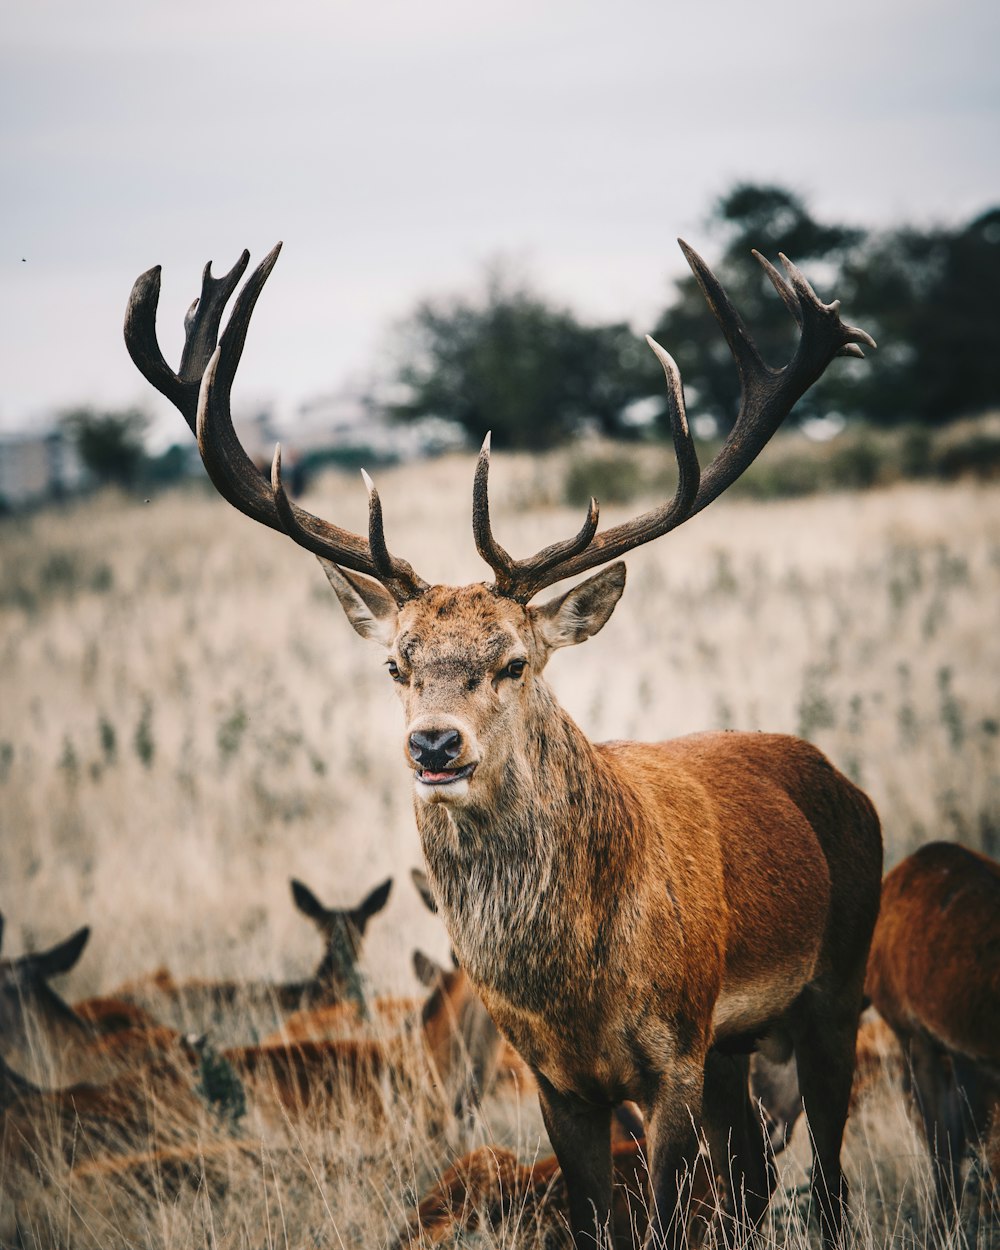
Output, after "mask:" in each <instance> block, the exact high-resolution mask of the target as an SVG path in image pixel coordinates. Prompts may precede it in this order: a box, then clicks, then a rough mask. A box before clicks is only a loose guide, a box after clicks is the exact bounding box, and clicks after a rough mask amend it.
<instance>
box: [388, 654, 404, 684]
mask: <svg viewBox="0 0 1000 1250" xmlns="http://www.w3.org/2000/svg"><path fill="white" fill-rule="evenodd" d="M386 668H388V670H389V676H390V677H391V678H392V680H393V681H398V682H399V684H400V685H401V686H405V685H406V678H405V677H404V676H403V674H402V673H401V672H400V671H399V665H398V664H397V663H396V661H395V660H388V661H387V662H386Z"/></svg>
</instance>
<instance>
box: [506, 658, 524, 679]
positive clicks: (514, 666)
mask: <svg viewBox="0 0 1000 1250" xmlns="http://www.w3.org/2000/svg"><path fill="white" fill-rule="evenodd" d="M527 667H528V661H527V660H511V662H510V663H509V664H508V665H507V667H506V668H504V669H501V670H500V674H499V675H500V676H501V677H510V678H512V679H513V680H515V681H516V680H517V678H518V677H523V676H524V670H525V669H526V668H527Z"/></svg>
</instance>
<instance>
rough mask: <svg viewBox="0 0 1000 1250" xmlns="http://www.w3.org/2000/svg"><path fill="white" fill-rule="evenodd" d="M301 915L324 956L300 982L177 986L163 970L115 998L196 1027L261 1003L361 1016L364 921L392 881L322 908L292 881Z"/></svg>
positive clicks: (380, 904) (386, 895)
mask: <svg viewBox="0 0 1000 1250" xmlns="http://www.w3.org/2000/svg"><path fill="white" fill-rule="evenodd" d="M291 887H292V898H293V900H294V902H295V906H296V907H297V908H298V909H299V911H300V912H301V913H302V914H303V915H304V916H307V917H308V918H309V919H310V920H311V921H312V922H313V924H315V925H316V927H317V929H318V930H319V932H320V935H321V936H322V938H323V942H324V952H323V957H322V959H321V960H320V962H319V964H318V965H317V967H316V971H315V972H314V973H313V975H312V976H311V977H309V978H308V979H306V980H303V981H285V982H275V981H252V980H237V981H202V980H186V981H178V980H176V979H175V978H174V977H173V975H172V974H171V973H170V972H169V971H168V970H167V969H165V968H161V969H159V970H157V971H156V972H155V973H153V974H152V975H150V976H147V977H141V978H139V979H138V980H134V981H130V982H127V983H126V984H124V985H122V986H119V988H118V989H117V990H116V991H115V993H116V995H117V996H118V997H119V998H122V999H124V1000H125V1001H127V1002H136V1003H139V1004H140V1005H143V1006H147V1007H150V1008H151V1009H152V1010H153V1011H154V1012H155V1013H156V1014H157V1015H158V1016H163V1017H164V1018H167V1017H169V1018H172V1019H178V1020H179V1021H180V1022H182V1023H184V1024H189V1023H190V1022H191V1021H195V1022H196V1023H198V1024H199V1025H201V1024H205V1023H212V1022H214V1021H217V1020H218V1019H219V1017H223V1016H226V1015H228V1014H229V1013H231V1012H232V1011H233V1009H234V1008H237V1007H239V1006H250V1005H252V1004H262V1005H265V1006H272V1005H273V1006H274V1007H275V1008H277V1009H278V1010H279V1011H281V1012H286V1011H289V1012H290V1011H295V1010H299V1009H303V1008H311V1007H315V1006H317V1005H320V1004H324V1003H327V1004H334V1003H341V1002H343V1003H349V1004H351V1005H352V1007H353V1010H354V1015H355V1018H357V1013H358V1012H359V1011H360V1012H362V1013H363V1012H364V1011H365V1010H366V1007H365V997H364V991H363V987H362V984H361V974H360V970H359V968H358V961H359V959H360V957H361V949H362V945H363V943H364V937H365V931H366V930H367V928H368V922H369V921H370V920H371V918H372V917H373V916H375V915H377V914H378V912H380V911H381V910H382V908H383V907H385V905H386V903H387V902H388V899H389V892H390V890H391V889H392V878H391V877H390V878H389V879H388V880H386V881H383V882H382V884H381V885H379V886H376V887H375V889H374V890H372V891H371V892H370V893H369V894H368V895H366V897H365V898H363V899H362V900H361V902H360V903H358V905H357V906H356V907H347V908H339V907H326V906H325V905H324V904H323V903H321V902H320V901H319V899H318V898H317V897H316V895H315V894H314V893H313V892H312V890H310V889H309V887H308V886H306V885H304V884H303V883H302V882H301V881H297V880H295V879H294V878H293V879H292V882H291Z"/></svg>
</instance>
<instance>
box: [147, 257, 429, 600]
mask: <svg viewBox="0 0 1000 1250" xmlns="http://www.w3.org/2000/svg"><path fill="white" fill-rule="evenodd" d="M280 251H281V244H280V243H279V244H277V246H276V247H274V248H273V249H272V250H271V251H270V252H269V253H268V254H267V256H265V257H264V259H263V260H262V261H261V263H260V264H259V265H258V266H257V268H256V269H255V270H254V271H253V273H252V274H251V275H250V277H249V278H248V279H247V281H246V283H245V284H244V286H243V289H242V290H241V291H240V293H239V295H238V296H237V297H236V302H235V304H234V305H233V311H232V313H231V314H230V317H229V321H228V323H227V324H226V328H225V330H224V331H223V333H222V337H221V339H219V338H218V335H219V325H220V323H221V321H222V314H223V312H224V310H225V307H226V304H227V303H228V302H229V299H230V297H231V296H232V294H233V292H234V291H235V290H236V286H237V284H238V283H239V280H240V278H241V277H242V276H243V274H244V272H245V271H246V267H247V264H248V263H249V260H250V253H249V252H244V253H243V255H242V256H241V257H240V259H239V260H238V261H237V262H236V264H235V265H234V266H233V268H232V269H231V270H230V271H229V273H227V274H225V275H224V276H223V277H221V278H213V277H212V264H211V262H209V263H208V264H207V265H206V266H205V269H204V272H203V274H202V280H201V296H200V298H199V299H196V300H195V301H194V303H193V304H192V305H191V307H190V308H189V309H188V312H187V316H186V317H185V318H184V350H183V352H182V354H181V364H180V369H179V370H178V372H177V373H174V372H173V370H172V369H171V368H170V366H169V365H168V364H167V362H166V361H165V360H164V358H163V353H162V352H161V351H160V347H159V344H158V343H157V340H156V307H157V303H158V302H159V297H160V267H159V265H156V266H155V267H154V268H152V269H149V270H147V271H146V272H145V273H143V274H140V276H139V277H138V278H137V279H136V282H135V285H134V286H133V288H132V294H131V296H130V297H129V302H128V308H127V309H126V312H125V345H126V347H127V348H128V352H129V355H130V356H131V357H132V360H133V361H134V362H135V365H136V367H137V368H138V369H139V372H140V373H141V374H142V375H143V376H144V377H145V378H146V379H147V381H149V382H151V383H152V384H153V386H155V387H156V389H157V390H158V391H160V392H161V393H162V394H163V395H165V396H166V397H167V399H169V400H170V401H171V403H172V404H174V405H175V407H177V408H178V409H179V410H180V412H181V414H182V415H183V417H184V419H185V421H187V423H188V425H189V426H190V427H191V429H192V431H193V432H194V434H195V436H196V437H197V439H198V450H199V451H200V452H201V458H202V461H203V462H204V465H205V468H206V469H207V471H208V476H209V477H210V478H211V479H212V483H213V484H214V486H215V488H216V490H217V491H218V492H219V494H220V495H222V496H223V497H224V498H225V499H227V500H228V501H229V502H230V503H231V504H232V505H233V506H234V507H235V508H238V509H239V511H240V512H243V513H245V514H246V515H247V516H249V517H252V518H253V519H254V520H255V521H260V522H261V524H262V525H267V526H270V528H271V529H274V530H279V531H281V532H282V533H285V534H288V535H289V536H290V537H291V538H293V539H294V540H295V542H297V543H298V544H299V546H301V547H305V548H306V550H307V551H311V552H313V554H314V555H318V556H323V557H324V558H326V559H328V560H332V561H333V562H334V563H335V564H339V565H341V566H343V567H344V568H346V569H352V570H354V571H355V572H357V573H366V574H368V576H369V577H374V578H376V579H377V580H378V581H380V582H381V583H382V584H383V586H385V588H386V589H387V590H388V591H389V593H390V594H391V595H392V596H393V598H394V599H395V600H396V602H397V603H404V602H405V601H406V600H408V599H413V598H415V597H416V596H417V595H419V594H422V593H423V591H425V590H426V589H427V582H425V581H424V580H423V579H422V578H421V577H418V575H417V574H416V573H415V572H414V571H413V569H412V568H411V567H410V565H409V564H407V562H406V561H405V560H401V559H399V558H397V557H396V556H393V555H390V553H389V551H388V548H387V547H386V545H385V535H384V532H383V525H382V505H381V503H380V501H379V497H378V492H377V491H376V490H375V486H374V484H373V483H372V481H371V479H370V478H369V477H368V475H367V474H365V475H364V479H365V485H366V486H367V488H368V538H367V540H365V539H364V538H361V537H360V536H359V535H357V534H352V533H351V532H350V531H349V530H345V529H341V528H340V527H339V526H338V525H334V524H332V522H330V521H324V520H322V519H321V518H320V517H317V516H314V515H313V514H312V513H311V512H307V511H306V510H305V509H304V508H300V507H299V506H298V505H297V504H294V503H292V502H291V501H290V500H289V498H288V496H287V494H286V493H285V489H284V486H283V485H282V481H281V448H280V446H278V447H276V448H275V452H274V460H273V462H272V465H271V482H270V485H269V484H268V482H267V481H266V479H265V478H264V477H263V475H262V474H261V473H260V472H259V470H258V469H257V466H256V465H255V464H254V463H253V461H252V460H251V459H250V457H249V456H248V455H247V453H246V451H245V450H244V449H243V446H242V444H241V443H240V441H239V439H238V438H237V436H236V431H235V430H234V429H233V420H232V414H231V412H230V398H229V397H230V391H231V389H232V384H233V379H234V377H235V376H236V369H237V366H238V365H239V362H240V357H241V356H242V354H243V346H244V344H245V342H246V335H247V329H248V327H249V325H250V317H251V315H252V313H253V310H254V306H255V305H256V303H257V297H258V296H259V295H260V292H261V290H262V289H263V286H264V283H265V282H266V281H267V278H268V276H269V274H270V272H271V270H272V269H273V268H274V264H275V261H276V260H277V259H278V253H279V252H280ZM217 339H218V345H217V344H216V340H217Z"/></svg>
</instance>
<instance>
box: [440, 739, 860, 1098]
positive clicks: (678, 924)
mask: <svg viewBox="0 0 1000 1250" xmlns="http://www.w3.org/2000/svg"><path fill="white" fill-rule="evenodd" d="M563 728H564V730H565V732H566V737H567V738H569V737H576V738H577V740H578V743H579V745H578V749H577V750H576V751H574V752H573V754H572V755H570V756H569V757H568V758H567V757H565V756H563V757H559V758H558V759H553V758H552V753H551V747H550V746H549V745H546V747H545V748H544V750H545V754H546V765H545V772H544V774H543V776H541V777H539V781H544V784H540V785H538V786H536V787H535V789H534V792H532V793H529V794H527V795H526V794H523V793H518V794H516V795H513V796H512V795H508V796H507V799H506V802H505V803H504V804H503V805H499V809H498V808H497V807H495V806H494V805H493V803H492V802H490V803H489V804H488V806H487V807H485V808H484V809H483V810H481V811H480V810H477V809H470V808H466V807H463V808H461V809H460V810H459V811H457V812H455V813H452V812H451V811H450V810H449V809H448V808H447V807H446V806H445V805H444V804H437V805H435V806H433V807H427V806H425V805H421V806H420V807H418V811H417V820H418V825H419V827H420V833H421V838H422V843H423V848H424V853H425V856H426V859H427V865H428V870H429V875H430V878H431V880H432V882H433V885H434V888H435V891H436V893H437V894H438V898H439V901H440V905H441V908H442V911H443V913H444V917H445V921H446V924H447V926H448V930H449V933H450V935H451V937H452V941H453V942H454V945H455V949H456V952H457V954H458V956H459V959H460V960H461V962H462V964H463V966H464V967H465V968H466V969H467V970H468V972H469V974H470V976H472V978H473V979H474V981H475V982H476V985H477V987H478V989H479V991H480V993H481V994H482V996H483V998H484V1001H485V1002H486V1004H487V1007H488V1008H489V1010H490V1012H491V1014H492V1015H493V1017H494V1019H495V1020H496V1021H497V1023H498V1024H499V1026H500V1028H501V1030H502V1031H503V1032H504V1033H506V1034H507V1036H509V1037H510V1038H511V1040H512V1041H513V1043H514V1045H515V1046H516V1048H517V1050H518V1051H519V1052H520V1053H521V1054H522V1055H523V1056H524V1057H525V1058H526V1059H527V1060H528V1062H529V1063H531V1064H532V1065H533V1066H535V1067H536V1068H538V1069H539V1071H541V1073H542V1075H543V1076H544V1077H545V1078H546V1079H547V1080H548V1081H549V1082H550V1083H551V1084H552V1085H553V1086H554V1087H555V1088H556V1089H564V1090H575V1091H577V1092H580V1093H586V1094H587V1095H588V1096H591V1097H594V1098H599V1099H602V1100H604V1101H609V1102H620V1101H622V1100H624V1099H633V1100H636V1101H640V1102H644V1103H646V1104H647V1105H648V1102H649V1100H650V1097H651V1095H652V1093H653V1091H654V1087H655V1085H656V1082H657V1080H658V1079H659V1077H660V1074H661V1073H662V1070H663V1068H664V1067H666V1066H667V1065H668V1064H669V1063H670V1062H671V1061H672V1059H674V1058H676V1057H678V1056H681V1055H685V1054H689V1055H691V1056H692V1059H693V1062H695V1063H697V1064H701V1065H702V1066H703V1063H704V1054H705V1052H706V1050H707V1048H708V1046H709V1045H711V1044H716V1043H722V1042H729V1043H731V1044H732V1043H739V1044H742V1042H743V1041H744V1040H745V1041H747V1042H750V1041H752V1040H754V1039H756V1038H759V1037H760V1036H762V1035H763V1034H765V1033H767V1032H768V1031H773V1030H775V1029H777V1028H778V1025H779V1022H780V1021H781V1020H782V1019H783V1017H784V1016H785V1014H786V1013H787V1012H788V1010H789V1008H790V1007H791V1006H792V1005H793V1003H794V1002H795V1001H796V999H797V998H798V997H799V996H800V994H801V993H802V991H803V989H804V988H805V986H806V985H808V984H810V983H811V982H813V981H814V980H816V979H817V977H819V976H822V975H828V974H829V971H830V969H829V967H828V966H827V965H828V964H829V963H831V962H832V961H834V955H833V953H832V952H830V951H828V950H826V949H825V946H826V945H827V943H828V940H829V938H828V935H829V933H830V931H831V930H832V931H834V932H837V933H839V936H840V938H841V940H842V941H843V942H844V944H845V945H850V944H851V943H852V940H853V941H854V942H855V944H856V946H858V947H860V949H855V950H854V951H853V952H851V953H852V955H853V958H852V959H851V960H850V962H851V963H852V965H853V970H854V972H855V977H856V976H857V969H858V965H859V964H860V965H861V966H863V963H864V954H865V946H864V934H865V932H866V930H870V925H871V923H872V921H873V919H874V916H873V913H872V906H871V896H870V893H869V895H868V897H867V898H865V899H863V900H860V901H858V900H856V899H855V896H854V882H855V872H854V869H855V867H856V864H855V863H853V862H852V861H853V860H855V858H856V855H857V852H858V850H859V849H860V850H861V851H863V853H864V855H865V858H866V859H867V861H868V863H869V864H870V865H871V867H872V872H873V873H875V874H877V872H878V865H879V863H880V843H879V838H878V825H877V822H876V820H875V819H874V815H873V813H872V811H871V807H870V804H868V803H867V800H865V799H864V798H863V796H861V795H860V793H859V792H857V791H854V789H853V787H851V786H850V783H847V782H846V781H845V780H844V779H843V778H841V777H840V776H839V775H838V774H837V773H835V772H834V770H833V769H832V768H831V767H830V766H829V765H828V764H827V763H826V761H825V760H824V759H823V757H822V756H820V755H819V753H818V752H816V751H814V750H813V749H812V748H811V747H809V746H808V745H807V744H805V743H802V742H797V741H795V740H792V739H787V738H784V737H779V736H765V735H730V734H712V735H697V736H695V737H692V738H687V739H682V740H679V741H674V742H669V743H663V744H659V745H656V746H642V745H639V744H630V743H617V744H610V745H607V746H603V747H596V748H592V747H589V744H586V741H585V740H582V741H580V740H581V739H582V735H579V734H578V731H577V733H576V734H574V733H573V731H572V729H570V727H569V726H566V725H564V726H563ZM542 741H545V739H542V738H540V739H539V742H540V743H541V742H542ZM550 742H551V738H550V739H549V743H550ZM536 776H538V774H536ZM571 778H572V783H571V781H570V779H571ZM570 795H572V802H570V801H569V796H570ZM824 809H826V812H825V811H824ZM498 810H499V818H497V816H495V814H494V813H496V812H497V811H498ZM827 812H828V813H829V814H828V815H827V818H826V819H824V816H825V815H826V814H827ZM810 817H811V818H812V823H811V821H810ZM855 830H857V831H858V833H859V835H860V836H859V838H858V839H857V840H858V841H861V842H862V846H861V847H860V848H858V847H857V845H856V844H855V840H854V838H853V837H852V834H854V831H855ZM859 913H860V914H859ZM859 922H860V923H859ZM623 986H627V993H624V994H623V993H622V988H623ZM748 1049H749V1046H748Z"/></svg>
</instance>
